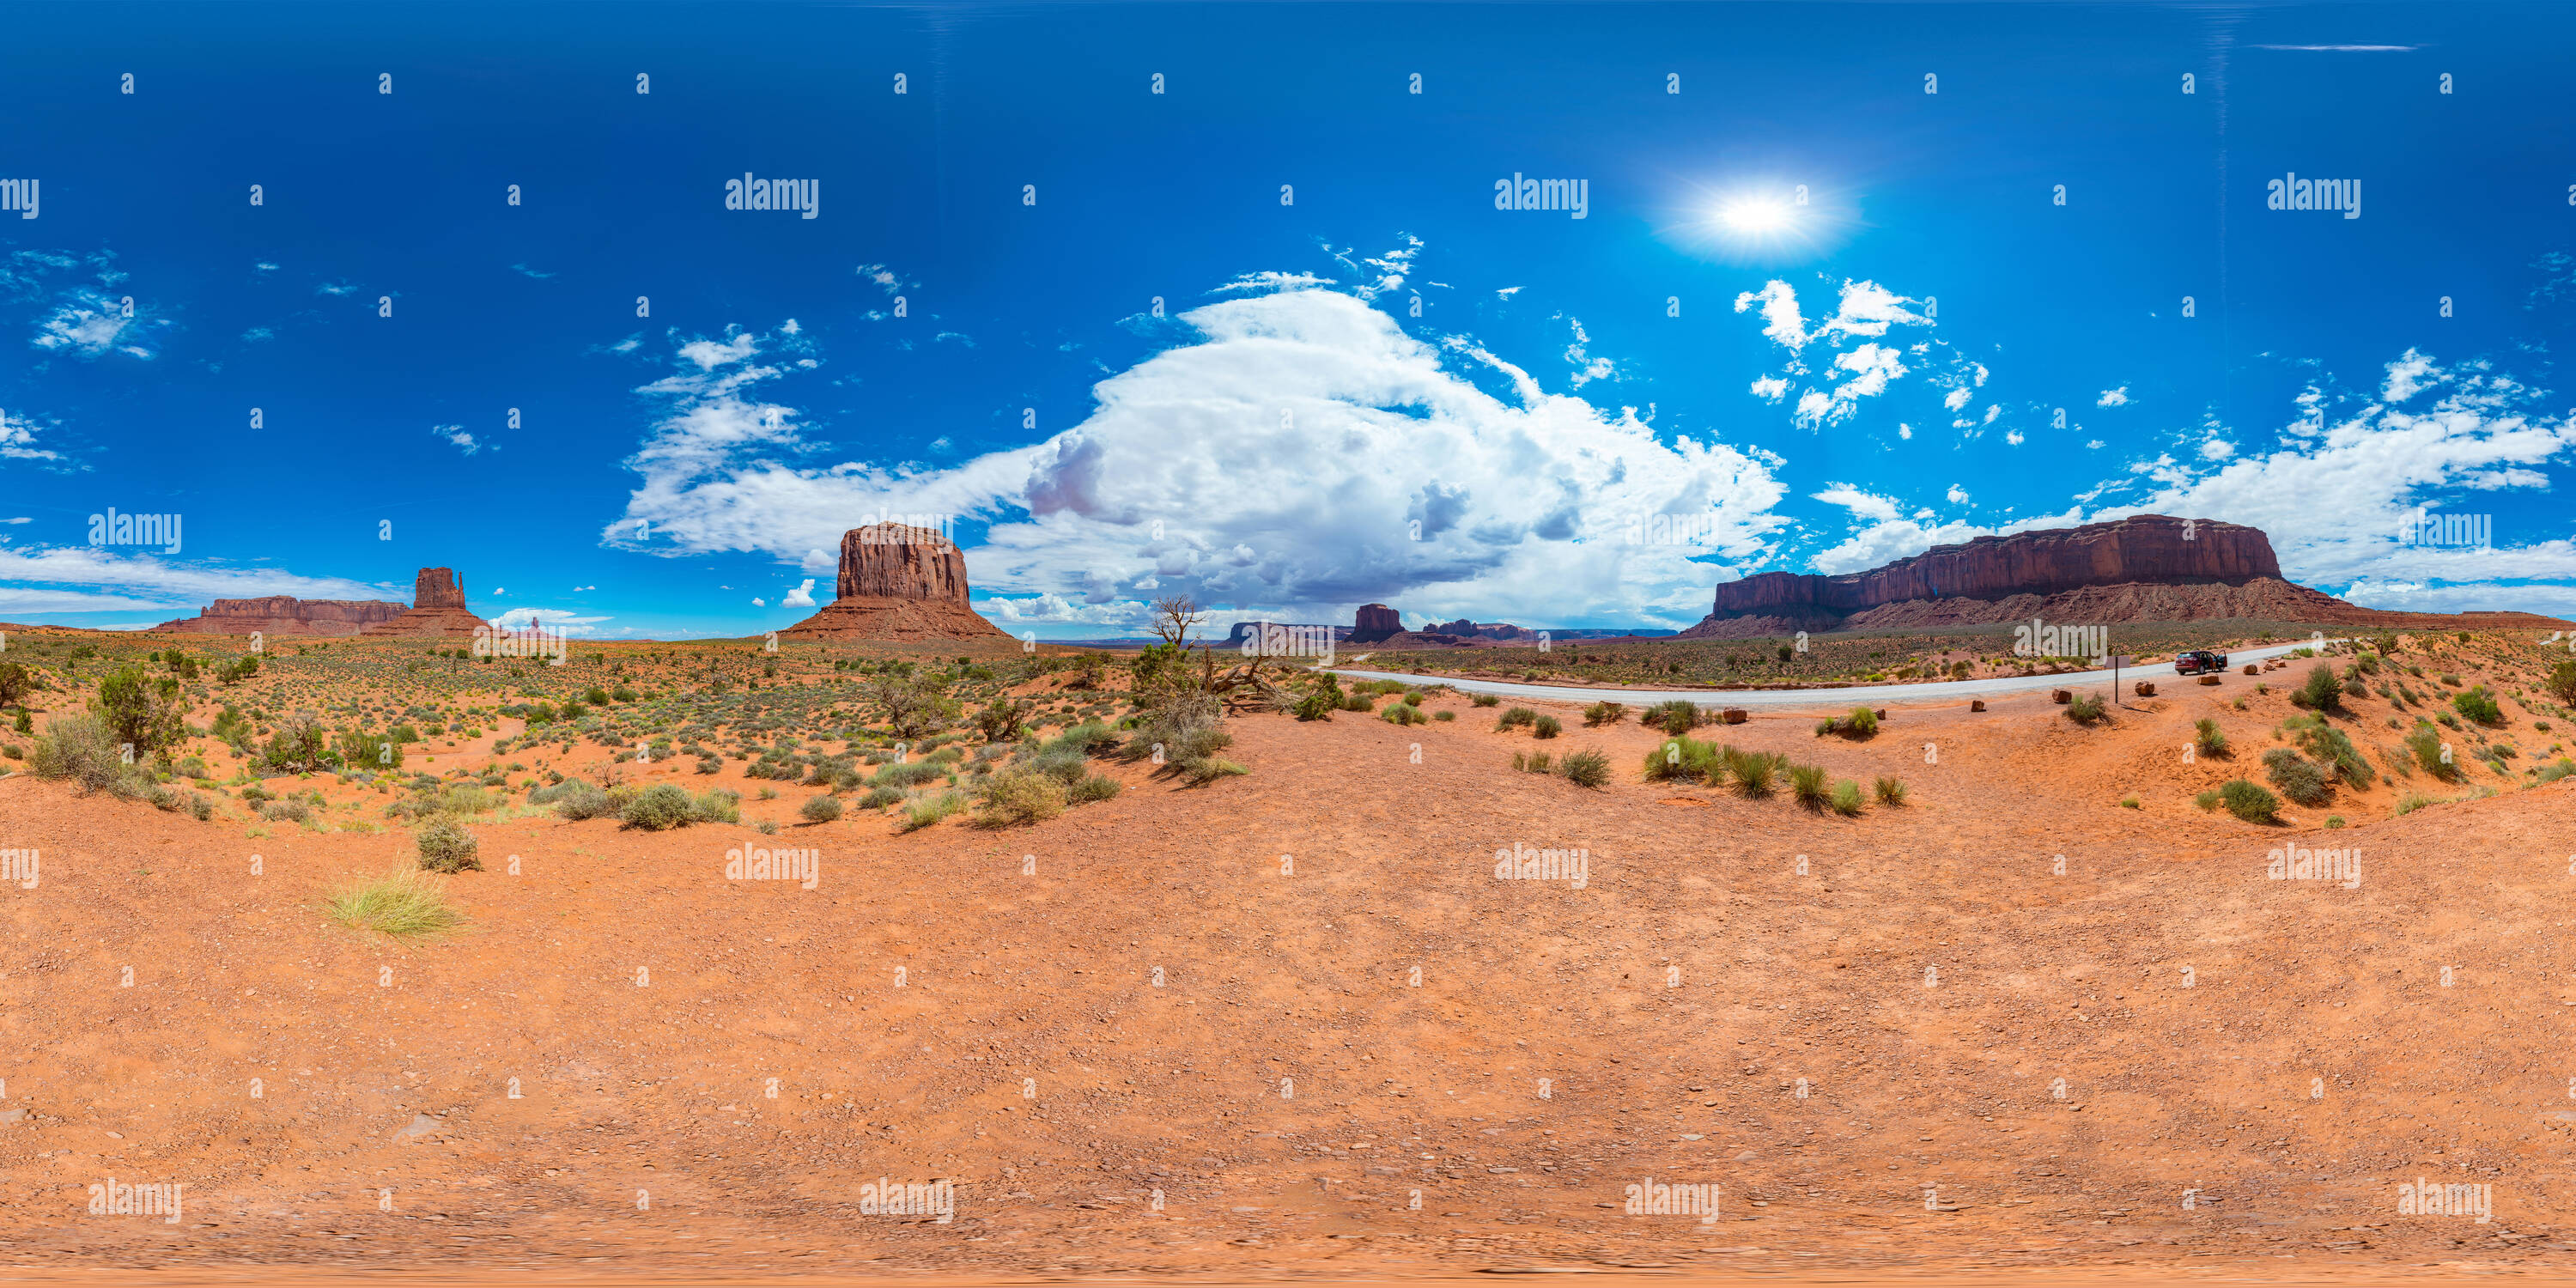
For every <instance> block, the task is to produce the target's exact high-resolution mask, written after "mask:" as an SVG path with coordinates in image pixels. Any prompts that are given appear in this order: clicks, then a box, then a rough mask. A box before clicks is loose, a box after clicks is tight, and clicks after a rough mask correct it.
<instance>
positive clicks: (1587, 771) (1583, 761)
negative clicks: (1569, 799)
mask: <svg viewBox="0 0 2576 1288" xmlns="http://www.w3.org/2000/svg"><path fill="white" fill-rule="evenodd" d="M1564 773H1565V776H1566V778H1567V780H1568V781H1571V782H1572V783H1573V784H1574V785H1575V786H1577V787H1599V786H1602V785H1603V784H1606V783H1608V782H1609V781H1610V758H1609V757H1608V756H1605V755H1602V754H1601V753H1600V752H1598V751H1594V750H1591V749H1589V748H1586V749H1584V750H1582V751H1575V752H1568V753H1566V757H1565V765H1564Z"/></svg>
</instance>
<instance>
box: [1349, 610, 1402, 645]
mask: <svg viewBox="0 0 2576 1288" xmlns="http://www.w3.org/2000/svg"><path fill="white" fill-rule="evenodd" d="M1356 621H1357V624H1356V625H1354V626H1353V627H1352V628H1351V643H1353V644H1371V643H1375V642H1377V641H1378V640H1382V639H1385V638H1387V637H1388V636H1390V635H1393V634H1396V633H1397V632H1399V631H1402V630H1403V629H1404V619H1403V618H1401V617H1398V616H1396V612H1395V610H1394V609H1392V608H1389V607H1387V606H1386V605H1384V604H1362V605H1360V611H1359V616H1358V618H1357V619H1356Z"/></svg>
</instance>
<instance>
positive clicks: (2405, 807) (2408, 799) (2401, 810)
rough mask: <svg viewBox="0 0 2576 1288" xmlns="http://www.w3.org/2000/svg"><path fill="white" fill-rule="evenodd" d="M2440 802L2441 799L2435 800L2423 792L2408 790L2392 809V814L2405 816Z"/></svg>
mask: <svg viewBox="0 0 2576 1288" xmlns="http://www.w3.org/2000/svg"><path fill="white" fill-rule="evenodd" d="M2439 804H2441V802H2440V801H2438V800H2435V799H2434V798H2432V797H2430V796H2427V795H2425V794H2424V793H2422V792H2408V793H2406V795H2405V796H2404V797H2403V798H2401V799H2400V800H2399V801H2398V802H2397V804H2396V806H2395V807H2394V808H2393V809H2392V811H2391V814H2392V816H2393V817H2397V818H2403V817H2405V816H2406V815H2409V814H2412V813H2414V812H2415V811H2417V810H2419V809H2422V808H2424V807H2425V806H2427V805H2439Z"/></svg>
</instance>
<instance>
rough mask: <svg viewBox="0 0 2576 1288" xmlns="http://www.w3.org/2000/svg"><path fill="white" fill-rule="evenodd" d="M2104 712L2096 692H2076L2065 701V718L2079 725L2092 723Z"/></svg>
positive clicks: (2100, 699)
mask: <svg viewBox="0 0 2576 1288" xmlns="http://www.w3.org/2000/svg"><path fill="white" fill-rule="evenodd" d="M2106 714H2108V713H2107V712H2106V711H2104V709H2103V706H2102V695H2101V694H2098V693H2078V694H2076V695H2075V696H2074V697H2073V698H2071V699H2069V700H2068V701H2067V703H2066V718H2067V719H2069V720H2072V721H2074V722H2075V723H2077V724H2080V725H2089V724H2093V723H2095V722H2097V721H2099V720H2101V719H2102V717H2103V716H2104V715H2106Z"/></svg>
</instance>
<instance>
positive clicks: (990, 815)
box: [975, 769, 1066, 827]
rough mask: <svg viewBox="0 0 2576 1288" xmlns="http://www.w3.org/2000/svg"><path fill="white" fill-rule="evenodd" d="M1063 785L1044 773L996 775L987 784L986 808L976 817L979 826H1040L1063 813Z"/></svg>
mask: <svg viewBox="0 0 2576 1288" xmlns="http://www.w3.org/2000/svg"><path fill="white" fill-rule="evenodd" d="M1065 803H1066V793H1065V788H1064V784H1063V783H1060V782H1058V781H1056V780H1055V779H1054V778H1053V777H1051V776H1049V775H1046V774H1043V773H1031V772H1029V771H1027V770H1023V769H1014V770H1011V771H1009V772H1007V773H1000V774H995V775H993V778H992V781H990V782H988V783H986V784H985V785H984V804H983V808H982V809H981V810H979V811H977V813H976V815H975V825H976V826H977V827H1011V826H1015V825H1017V824H1021V823H1038V822H1043V821H1045V820H1047V819H1051V818H1054V817H1055V816H1056V815H1058V814H1061V813H1063V812H1064V807H1065Z"/></svg>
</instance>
